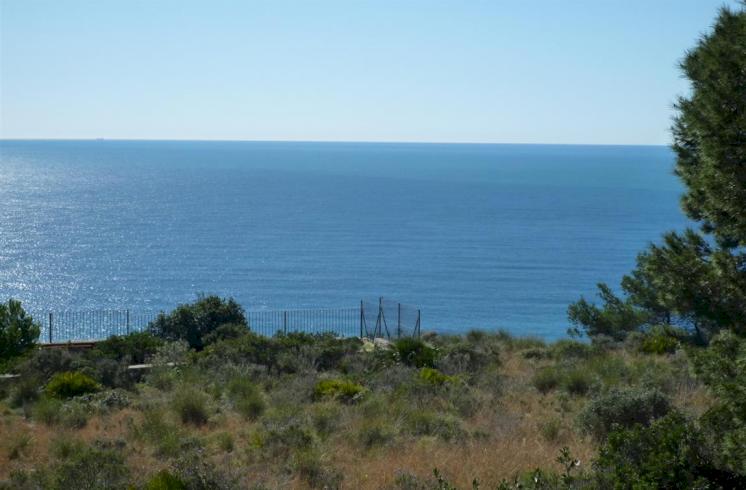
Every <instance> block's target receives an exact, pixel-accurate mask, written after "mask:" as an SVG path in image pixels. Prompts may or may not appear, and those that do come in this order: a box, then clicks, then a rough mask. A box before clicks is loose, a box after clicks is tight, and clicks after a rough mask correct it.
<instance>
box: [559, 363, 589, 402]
mask: <svg viewBox="0 0 746 490" xmlns="http://www.w3.org/2000/svg"><path fill="white" fill-rule="evenodd" d="M594 381H595V380H594V378H593V375H592V374H591V373H589V372H588V371H587V370H585V369H582V368H572V369H570V370H568V371H566V372H565V373H564V375H563V376H562V383H561V385H562V389H564V390H565V391H567V392H568V393H570V394H571V395H576V396H583V395H587V394H588V392H589V391H590V390H591V387H592V386H593V383H594Z"/></svg>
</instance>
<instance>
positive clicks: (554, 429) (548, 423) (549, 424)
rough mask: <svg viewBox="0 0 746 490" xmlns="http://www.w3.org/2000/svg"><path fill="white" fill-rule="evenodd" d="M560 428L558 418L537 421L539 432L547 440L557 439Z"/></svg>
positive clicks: (553, 440)
mask: <svg viewBox="0 0 746 490" xmlns="http://www.w3.org/2000/svg"><path fill="white" fill-rule="evenodd" d="M561 430H562V422H561V421H560V420H559V419H555V418H553V419H548V420H545V421H543V422H540V423H539V432H540V433H541V436H542V437H543V438H544V439H545V440H547V441H548V442H555V441H557V439H559V436H560V431H561Z"/></svg>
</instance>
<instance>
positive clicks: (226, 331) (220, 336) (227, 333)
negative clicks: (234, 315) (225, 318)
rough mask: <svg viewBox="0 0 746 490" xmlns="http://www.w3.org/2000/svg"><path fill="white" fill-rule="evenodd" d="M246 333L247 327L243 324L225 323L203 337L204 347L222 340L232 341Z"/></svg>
mask: <svg viewBox="0 0 746 490" xmlns="http://www.w3.org/2000/svg"><path fill="white" fill-rule="evenodd" d="M248 333H249V327H248V326H247V325H245V324H235V323H226V324H224V325H220V326H219V327H218V328H216V329H215V330H213V331H212V332H210V333H208V334H207V335H205V337H204V339H203V343H204V345H210V344H214V343H216V342H222V341H224V340H234V339H238V338H241V337H243V336H244V335H246V334H248Z"/></svg>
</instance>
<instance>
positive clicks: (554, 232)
mask: <svg viewBox="0 0 746 490" xmlns="http://www.w3.org/2000/svg"><path fill="white" fill-rule="evenodd" d="M672 167H673V155H672V153H671V152H670V150H669V149H667V148H665V147H649V146H647V147H635V146H566V145H462V144H380V143H302V142H296V143H294V142H175V141H158V142H156V141H7V140H6V141H0V299H5V298H7V297H14V298H19V299H21V300H22V301H23V302H24V304H25V305H26V306H28V307H29V308H33V309H51V310H85V309H99V308H132V309H155V310H158V309H162V308H163V309H168V308H171V307H173V306H175V305H176V304H179V303H182V302H186V301H191V300H193V299H194V298H195V297H196V294H197V293H200V292H205V293H217V294H220V295H224V296H233V297H235V298H236V299H237V300H238V301H239V302H241V303H242V304H243V305H244V307H245V308H247V309H252V310H253V309H264V308H270V309H273V308H301V307H337V306H354V305H356V304H358V302H359V300H360V299H361V298H363V297H366V298H370V297H377V296H381V295H383V296H385V297H391V298H396V299H399V300H401V301H403V302H407V303H411V304H416V305H419V306H420V307H421V308H422V315H423V316H422V328H423V329H425V330H440V331H463V330H467V329H470V328H485V329H497V328H506V329H508V330H511V331H513V332H517V333H526V334H534V335H541V336H544V337H547V338H554V337H557V336H561V335H563V334H564V332H565V330H566V328H567V326H568V322H567V319H566V309H567V305H568V304H569V303H570V302H572V301H574V300H576V299H577V298H578V297H580V295H586V296H593V295H594V294H595V284H596V283H597V282H599V281H606V282H608V283H610V284H613V285H617V284H618V282H619V280H620V278H621V276H622V274H624V273H625V272H627V271H629V269H630V268H631V267H632V266H633V264H634V259H635V256H636V254H637V253H638V252H639V251H640V250H641V249H642V248H643V247H644V246H645V245H646V244H647V243H649V242H651V241H655V240H657V239H658V238H659V236H660V235H661V233H662V232H665V231H667V230H671V229H680V228H683V227H684V226H686V224H687V222H686V219H685V218H684V216H683V214H682V213H681V211H680V210H679V204H678V199H679V194H680V193H681V186H680V184H679V182H678V180H677V179H676V178H675V177H674V176H673V174H672Z"/></svg>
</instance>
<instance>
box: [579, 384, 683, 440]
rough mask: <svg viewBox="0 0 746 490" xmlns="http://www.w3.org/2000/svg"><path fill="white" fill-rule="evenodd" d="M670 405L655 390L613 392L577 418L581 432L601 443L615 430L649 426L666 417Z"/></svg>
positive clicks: (605, 395)
mask: <svg viewBox="0 0 746 490" xmlns="http://www.w3.org/2000/svg"><path fill="white" fill-rule="evenodd" d="M670 410H671V403H670V402H669V400H668V398H666V396H665V395H664V394H663V393H661V392H660V391H658V390H640V389H624V390H617V389H615V390H612V391H610V392H608V393H606V394H604V395H601V396H598V397H596V398H594V399H593V400H591V401H590V402H589V403H588V404H587V405H586V406H585V408H584V409H583V411H582V412H581V413H580V415H579V417H578V422H579V425H580V427H581V429H582V430H583V431H584V432H585V433H587V434H590V435H592V436H593V437H594V438H596V439H597V440H603V439H605V438H606V436H607V435H608V434H609V433H610V432H611V431H612V430H613V429H614V428H615V427H622V428H630V427H633V426H634V425H636V424H641V425H644V426H647V425H650V423H651V422H653V421H654V420H655V419H657V418H660V417H663V416H665V415H666V414H668V413H669V412H670Z"/></svg>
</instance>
